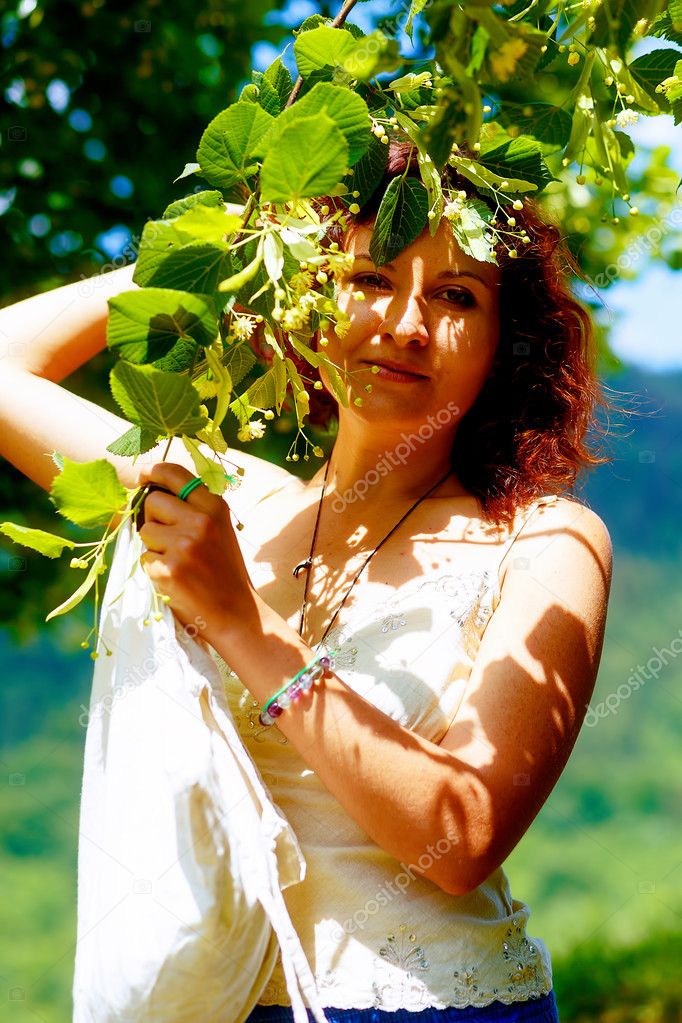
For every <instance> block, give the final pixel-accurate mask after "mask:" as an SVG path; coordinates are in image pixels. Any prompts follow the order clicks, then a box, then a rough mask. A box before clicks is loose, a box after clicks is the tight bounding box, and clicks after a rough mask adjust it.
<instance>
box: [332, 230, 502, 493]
mask: <svg viewBox="0 0 682 1023" xmlns="http://www.w3.org/2000/svg"><path fill="white" fill-rule="evenodd" d="M371 234H372V225H371V224H367V225H365V224H363V225H357V226H354V227H353V228H352V229H351V230H350V231H349V232H348V235H347V236H346V241H345V248H346V249H347V251H349V252H351V253H352V254H353V255H354V256H355V265H354V267H353V269H352V270H351V271H350V272H349V273H348V274H347V276H345V277H344V278H343V279H341V280H340V282H339V289H338V302H339V306H340V308H341V309H342V310H344V311H345V312H347V313H348V314H349V316H350V328H349V329H348V331H347V332H346V334H345V335H344V336H343V337H341V338H339V337H337V336H336V334H335V333H334V331H333V329H332V328H330V329H329V330H328V331H327V332H326V334H325V335H324V336H325V337H326V339H327V342H328V344H327V346H326V348H325V353H326V354H327V355H328V356H329V358H331V359H332V361H334V362H336V363H337V364H339V365H341V366H343V367H344V368H345V369H346V370H348V371H350V372H353V373H358V371H360V372H359V374H358V375H357V376H355V377H354V380H355V381H356V384H355V393H356V394H358V393H359V394H360V395H363V404H362V406H357V405H355V404H353V401H352V397H353V396H352V394H351V393H350V388H349V392H348V393H349V398H350V399H351V401H350V405H349V407H348V408H347V409H346V408H343V407H340V409H339V434H338V440H337V443H336V445H335V449H334V463H335V464H334V470H335V475H334V479H335V482H336V489H337V490H341V489H343V488H344V487H345V486H350V485H352V483H353V481H354V480H356V479H358V478H360V477H362V476H364V474H365V473H366V472H367V470H368V469H370V468H372V466H374V465H375V464H376V463H377V461H378V459H379V458H380V457H381V453H383V452H384V451H385V450H386V449H387V448H393V447H394V446H395V445H396V443H397V442H398V440H399V438H400V434H401V432H402V431H410V430H415V429H418V428H419V426H421V425H423V424H425V423H427V422H429V416H431V417H435V416H436V415H437V414H438V412H439V411H440V412H441V413H442V411H443V410H447V409H450V412H451V417H450V421H449V422H448V423H446V424H445V425H442V424H441V425H439V428H438V429H437V430H434V431H432V434H433V435H432V437H431V438H430V439H429V440H428V442H427V443H424V444H422V445H420V448H419V454H418V457H417V458H413V459H411V460H410V462H409V465H408V471H407V472H405V471H403V470H404V469H405V467H403V470H400V469H397V470H396V471H395V472H394V473H392V474H391V477H395V479H389V478H387V479H384V480H382V491H383V492H384V496H388V495H389V494H391V493H392V494H393V496H395V497H396V498H397V499H400V497H401V495H403V496H404V495H406V494H407V493H415V494H418V493H420V492H421V491H423V490H424V489H425V488H426V487H428V484H429V482H434V480H437V479H438V478H439V476H442V475H443V473H444V472H445V471H446V470H447V467H448V465H449V456H450V451H451V448H452V444H453V440H454V437H455V434H456V431H457V425H458V422H459V420H460V419H461V418H462V416H464V415H465V413H466V412H467V411H468V410H469V409H470V408H471V406H472V405H473V403H474V401H475V400H476V397H477V396H478V394H479V392H480V390H481V387H482V386H483V384H484V382H485V380H486V378H487V377H488V375H489V373H490V369H491V366H492V363H493V359H494V356H495V352H496V349H497V344H498V339H499V331H500V322H499V285H500V270H499V268H498V267H497V266H495V265H494V264H492V263H483V262H479V261H477V260H475V259H473V258H472V257H471V256H468V255H465V254H464V253H463V252H462V251H461V249H460V248H459V246H458V245H457V242H456V240H455V238H454V235H453V233H452V229H451V227H450V225H449V223H448V222H447V221H441V224H440V226H439V228H438V231H437V232H436V234H435V235H434V236H433V237H431V235H430V234H429V232H428V231H424V232H423V233H422V234H421V235H420V237H419V238H417V240H416V241H414V242H413V243H412V244H411V245H409V246H408V247H407V248H406V249H404V250H403V251H402V252H401V253H400V254H399V255H398V256H397V257H396V258H395V260H394V261H393V263H392V264H389V265H386V266H382V267H379V268H378V269H377V268H375V267H374V264H373V263H372V261H371V259H370V258H369V255H368V253H369V244H370V239H371ZM358 292H360V293H361V296H364V297H361V296H360V297H359V296H358ZM375 359H379V360H381V359H389V360H393V361H395V362H399V363H402V364H406V365H409V366H412V367H414V368H415V370H417V371H419V372H421V373H423V374H425V375H426V376H427V377H428V379H426V380H418V381H415V382H413V383H408V384H405V383H396V382H395V381H390V380H385V379H381V378H380V377H379V376H378V375H374V374H372V373H371V371H370V365H371V363H372V361H373V360H375ZM321 376H322V380H323V382H324V384H325V386H327V380H326V378H325V373H324V369H322V370H321ZM370 382H371V384H372V387H373V391H372V393H371V395H370V394H365V393H364V392H363V391H362V386H363V385H364V384H366V383H370ZM453 485H454V486H455V487H459V484H458V483H457V481H456V479H455V478H454V476H453V477H452V480H451V481H448V483H447V484H446V485H445V486H447V487H451V486H453ZM459 489H460V492H461V488H459ZM454 492H455V491H453V493H454Z"/></svg>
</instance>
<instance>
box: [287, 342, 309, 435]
mask: <svg viewBox="0 0 682 1023" xmlns="http://www.w3.org/2000/svg"><path fill="white" fill-rule="evenodd" d="M284 363H285V366H286V371H287V375H288V377H289V380H290V381H291V390H292V392H293V395H294V410H295V412H296V420H297V422H298V425H299V427H301V426H303V422H304V420H305V417H306V416H307V415H308V413H309V412H310V395H309V394H308V392H307V391H306V389H305V386H304V384H303V381H302V380H301V376H300V373H299V372H298V370H297V369H296V364H295V363H294V362H292V360H291V359H290V358H289V357H288V356H287V357H286V358H285V360H284Z"/></svg>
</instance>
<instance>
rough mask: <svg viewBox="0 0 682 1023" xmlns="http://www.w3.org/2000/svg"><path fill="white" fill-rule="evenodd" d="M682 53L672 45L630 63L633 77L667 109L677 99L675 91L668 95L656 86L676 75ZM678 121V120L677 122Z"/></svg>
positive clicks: (654, 99) (655, 101) (656, 101)
mask: <svg viewBox="0 0 682 1023" xmlns="http://www.w3.org/2000/svg"><path fill="white" fill-rule="evenodd" d="M681 57H682V54H680V51H679V50H673V49H672V48H670V47H667V48H666V49H662V50H652V51H651V52H650V53H645V54H644V55H643V56H642V57H638V58H637V60H633V61H632V63H631V64H630V73H631V74H632V77H633V78H634V79H635V81H636V82H638V83H639V84H640V85H641V86H642V87H643V88H644V89H646V91H647V92H648V93H649V95H650V96H651V98H652V99H653V101H654V103H657V104H658V105H659V106H660V107H663V108H664V109H665V110H667V109H668V108H669V105H670V102H671V101H673V102H674V100H675V96H674V92H673V94H672V95H671V94H670V93H669V94H668V95H667V96H666V93H665V92H658V93H657V92H656V86H657V85H659V84H660V83H661V82H662V81H664V79H666V78H671V77H672V76H673V75H675V73H676V70H677V64H678V62H679V61H680V58H681ZM675 123H677V122H675Z"/></svg>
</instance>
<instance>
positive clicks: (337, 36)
mask: <svg viewBox="0 0 682 1023" xmlns="http://www.w3.org/2000/svg"><path fill="white" fill-rule="evenodd" d="M354 47H355V40H354V39H353V36H352V35H351V34H350V32H347V31H346V29H343V28H329V27H328V26H326V25H320V26H318V27H317V28H313V29H311V30H310V31H308V32H304V33H303V34H302V35H299V36H298V37H297V39H296V41H295V43H294V55H295V57H296V66H297V67H298V73H299V74H300V76H301V77H302V78H309V77H310V76H311V75H312V74H314V72H315V71H322V70H327V69H329V72H330V75H333V72H334V69H335V68H342V67H343V62H344V59H345V58H346V57H347V56H348V54H350V53H351V52H352V50H353V49H354Z"/></svg>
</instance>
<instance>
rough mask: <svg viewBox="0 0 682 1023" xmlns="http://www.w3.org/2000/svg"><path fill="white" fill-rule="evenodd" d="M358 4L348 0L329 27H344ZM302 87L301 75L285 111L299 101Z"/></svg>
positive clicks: (355, 1) (356, 0)
mask: <svg viewBox="0 0 682 1023" xmlns="http://www.w3.org/2000/svg"><path fill="white" fill-rule="evenodd" d="M357 2H358V0H346V2H345V4H344V5H343V7H342V8H341V10H340V11H339V13H338V14H337V15H336V17H335V18H334V20H333V21H332V23H331V25H330V26H329V27H330V28H340V27H341V25H343V23H344V21H345V20H346V18H347V17H348V15H349V14H350V12H351V11H352V10H353V8H354V7H355V5H356V3H357ZM302 87H303V79H302V77H301V76H300V75H299V76H298V78H297V79H296V82H295V84H294V87H293V89H292V90H291V95H290V96H289V99H288V100H287V102H286V105H285V107H284V109H285V110H288V109H289V107H290V106H293V104H294V103H295V102H296V100H297V99H298V94H299V92H300V91H301V88H302Z"/></svg>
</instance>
